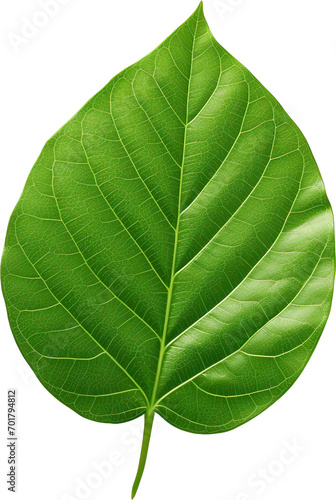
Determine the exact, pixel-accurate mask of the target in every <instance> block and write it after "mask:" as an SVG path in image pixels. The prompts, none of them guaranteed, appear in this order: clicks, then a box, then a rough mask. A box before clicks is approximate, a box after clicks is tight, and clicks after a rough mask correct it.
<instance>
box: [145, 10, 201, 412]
mask: <svg viewBox="0 0 336 500" xmlns="http://www.w3.org/2000/svg"><path fill="white" fill-rule="evenodd" d="M199 17H200V11H199V12H198V16H197V19H196V26H195V32H194V35H193V43H192V49H191V58H190V74H189V80H188V90H187V99H186V120H185V125H184V138H183V155H182V161H181V172H180V184H179V197H178V209H177V222H176V229H175V241H174V253H173V259H172V267H171V277H170V284H169V288H168V295H167V305H166V313H165V321H164V327H163V333H162V339H161V345H160V352H159V359H158V366H157V371H156V376H155V382H154V388H153V393H152V398H151V401H150V408H149V411H153V410H154V408H155V407H156V404H157V402H156V394H157V390H158V387H159V382H160V376H161V371H162V364H163V357H164V354H165V352H166V337H167V331H168V324H169V319H170V310H171V302H172V296H173V288H174V281H175V277H176V273H175V267H176V258H177V245H178V236H179V227H180V220H181V203H182V184H183V172H184V165H185V158H186V146H187V132H188V121H189V101H190V90H191V79H192V72H193V62H194V51H195V43H196V35H197V30H198V23H199Z"/></svg>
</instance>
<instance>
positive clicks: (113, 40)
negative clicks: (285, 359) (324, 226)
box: [0, 0, 336, 500]
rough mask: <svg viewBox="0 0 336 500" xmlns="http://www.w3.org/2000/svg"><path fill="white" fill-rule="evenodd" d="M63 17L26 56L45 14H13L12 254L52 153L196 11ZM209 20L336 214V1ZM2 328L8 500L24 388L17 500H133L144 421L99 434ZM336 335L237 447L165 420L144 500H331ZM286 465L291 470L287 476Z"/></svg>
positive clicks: (31, 7)
mask: <svg viewBox="0 0 336 500" xmlns="http://www.w3.org/2000/svg"><path fill="white" fill-rule="evenodd" d="M59 3H61V0H60V1H59ZM62 4H63V5H62V6H60V8H59V11H58V12H57V13H56V15H55V16H54V17H53V18H49V19H47V20H46V22H45V26H44V27H43V28H42V27H41V28H39V29H37V31H36V33H35V34H34V37H33V38H32V39H31V40H29V41H28V43H25V44H24V43H21V44H19V46H18V47H17V50H16V51H15V50H14V46H13V43H11V42H10V40H9V37H10V38H12V39H13V34H16V35H20V34H21V30H22V27H23V25H24V23H25V21H24V20H23V18H27V19H29V20H31V19H34V20H35V21H36V20H38V21H40V22H41V21H42V22H43V18H42V19H41V18H39V17H38V15H37V13H38V12H40V11H41V7H40V5H39V1H38V0H15V1H9V0H2V2H1V12H0V19H1V70H2V71H1V73H2V77H1V87H2V88H1V93H0V95H1V115H0V117H1V118H0V126H1V131H0V132H1V134H0V136H1V167H0V176H1V177H0V238H1V245H2V244H3V239H4V234H5V231H6V226H7V223H8V219H9V216H10V214H11V211H12V210H13V208H14V206H15V204H16V202H17V200H18V198H19V196H20V193H21V190H22V188H23V185H24V182H25V180H26V177H27V175H28V173H29V171H30V169H31V167H32V165H33V163H34V162H35V160H36V158H37V156H38V154H39V152H40V150H41V149H42V147H43V145H44V143H45V142H46V140H47V139H48V138H49V137H50V136H51V135H52V134H53V133H54V132H55V131H56V130H57V129H58V128H60V126H62V125H63V123H64V122H65V121H67V120H68V119H69V118H70V117H71V116H72V115H73V114H74V113H75V112H76V111H77V110H78V109H79V108H80V107H81V106H82V105H83V104H84V103H85V102H86V101H87V100H88V99H89V98H90V97H91V96H92V95H93V94H94V93H96V92H97V91H98V90H99V89H100V88H101V87H102V86H104V85H105V83H107V81H109V80H110V79H111V78H112V77H113V76H114V75H115V74H116V73H118V72H119V71H120V70H122V69H123V68H124V67H126V66H128V65H130V64H132V63H133V62H135V61H136V60H138V59H139V58H141V57H142V56H144V55H145V54H146V53H148V52H149V51H151V50H152V49H153V48H155V47H156V46H157V45H158V44H159V43H160V42H161V41H162V40H163V39H164V38H165V37H166V36H168V35H169V34H170V33H171V32H172V31H173V30H174V29H175V28H176V27H177V26H178V25H180V24H181V23H182V22H184V21H185V20H186V19H187V17H189V15H191V13H192V12H193V11H194V10H195V9H196V7H197V0H169V2H163V1H162V0H161V1H158V0H141V1H139V0H123V1H122V0H94V1H93V0H91V1H90V0H68V1H66V0H63V1H62ZM219 6H222V9H220V8H219ZM205 13H206V17H207V19H208V21H209V24H210V27H211V28H212V31H213V33H214V35H215V36H216V37H217V39H218V41H219V42H220V43H221V44H222V45H223V46H224V47H225V48H226V49H227V50H229V51H230V52H231V53H232V54H233V55H234V56H235V57H236V58H237V59H239V60H240V61H241V62H242V63H243V64H245V65H246V66H247V67H248V68H249V69H250V70H251V71H252V72H253V73H254V75H255V76H256V77H257V78H258V79H259V80H261V82H262V83H263V84H264V85H265V86H266V87H267V88H268V89H269V90H270V91H271V92H272V93H273V94H274V95H275V96H276V97H277V99H278V100H279V101H280V103H281V104H282V105H283V106H284V108H285V109H286V110H287V111H288V113H289V114H290V115H291V116H292V118H293V119H294V120H295V121H296V122H297V124H298V125H299V126H300V128H301V129H302V130H303V132H304V134H305V135H306V137H307V139H308V142H309V143H310V146H311V148H312V150H313V152H314V154H315V157H316V159H317V162H318V164H319V167H320V170H321V172H322V176H323V178H324V181H325V183H326V187H327V191H328V195H329V198H330V200H331V202H332V204H333V206H334V207H335V206H336V182H335V181H336V174H335V153H334V151H335V141H336V124H335V116H336V101H335V80H336V59H335V55H336V32H335V18H336V5H335V1H334V0H318V1H317V0H273V1H272V2H270V1H269V0H217V2H216V1H215V0H205ZM36 15H37V17H36ZM34 16H35V17H34ZM0 326H1V328H0V333H1V349H0V356H1V358H0V366H1V377H0V384H1V391H0V429H1V433H2V434H1V436H0V460H1V462H0V484H1V491H0V495H1V498H2V499H5V500H9V499H12V498H13V496H12V495H13V494H12V493H9V492H7V491H6V484H5V481H6V477H5V476H6V472H7V462H6V458H7V450H6V435H5V431H6V397H7V389H8V388H10V387H14V388H17V389H18V408H17V410H18V432H19V448H18V453H19V455H18V458H19V461H18V468H19V481H18V492H17V493H16V496H15V498H16V499H17V500H30V499H34V500H45V499H48V500H74V499H78V500H80V499H81V498H82V499H85V498H88V499H92V500H105V499H111V500H112V499H117V500H126V499H127V500H129V499H130V488H131V484H132V481H133V478H134V474H135V471H136V467H137V462H138V455H139V446H140V442H139V437H138V436H139V433H140V432H141V426H142V421H140V420H138V421H134V422H131V423H129V424H123V425H106V424H99V423H94V422H90V421H89V420H85V419H84V418H81V417H80V416H78V415H77V414H75V413H74V412H72V411H71V410H70V409H68V408H67V407H65V406H63V405H62V404H61V403H59V402H58V401H57V400H56V399H54V398H53V397H52V396H51V395H50V394H49V393H48V392H47V391H46V390H45V389H44V388H43V387H42V386H41V385H40V383H39V382H38V381H37V379H36V378H35V376H34V375H33V374H32V372H31V370H30V369H29V367H28V366H27V365H26V363H25V361H24V359H23V358H22V356H21V354H20V352H19V350H18V348H17V347H16V345H15V342H14V340H13V337H12V335H11V332H10V329H9V326H8V322H7V318H6V312H5V307H4V303H3V301H2V300H1V303H0ZM335 326H336V308H334V310H333V312H332V314H331V317H330V319H329V322H328V325H327V327H326V329H325V332H324V334H323V336H322V339H321V341H320V343H319V345H318V347H317V349H316V352H315V354H314V356H313V358H312V360H311V361H310V363H309V364H308V366H307V368H306V370H305V372H304V373H303V375H302V376H301V377H300V379H299V380H298V382H297V383H296V384H295V385H294V387H293V388H292V389H291V390H290V391H289V392H288V393H287V394H286V395H285V396H284V397H283V398H282V399H281V400H280V401H279V402H278V403H276V404H275V405H273V406H272V407H271V408H270V409H269V410H267V411H266V412H265V413H263V414H262V415H261V416H259V417H257V418H256V419H254V420H252V421H251V422H249V423H247V424H245V425H244V426H242V427H240V428H238V429H236V430H234V431H232V432H230V433H228V434H220V435H214V436H198V435H192V434H188V433H185V432H182V431H179V430H177V429H175V428H173V427H171V426H169V425H168V424H166V423H165V422H164V421H162V420H161V419H160V418H159V417H158V418H157V419H156V424H155V429H154V435H153V438H152V442H151V447H150V453H149V458H148V462H147V468H146V471H145V475H144V478H143V482H142V484H141V486H140V490H139V493H138V497H137V499H138V500H154V499H155V500H156V499H157V498H160V500H168V499H171V498H174V499H176V500H180V499H181V500H182V499H183V500H184V499H187V500H189V499H193V500H201V499H202V500H204V499H205V498H211V499H212V500H255V499H259V498H260V499H267V500H280V499H281V500H283V498H288V499H289V500H291V499H293V500H294V499H297V498H304V499H305V500H315V499H316V498H323V497H324V496H327V495H328V497H333V495H334V490H335V479H334V478H335V460H334V456H335V445H336V431H335V402H334V401H335V379H336V370H335V361H334V353H335V351H336V338H335V335H334V333H335ZM293 440H296V442H297V443H298V444H299V445H300V449H301V451H300V452H298V453H297V456H291V455H290V453H289V452H287V453H286V455H285V452H284V450H285V449H286V445H285V444H284V442H287V445H288V443H289V444H290V443H292V442H293ZM111 452H115V456H114V458H113V457H112V458H113V461H114V462H115V464H116V465H115V466H114V470H113V472H111V474H110V475H109V477H108V478H104V479H101V476H97V475H92V474H96V473H95V466H94V462H95V463H98V464H100V463H101V462H103V461H106V460H110V459H109V455H110V453H111ZM279 457H282V459H283V458H284V457H285V458H286V462H291V463H286V465H285V466H281V464H280V463H279ZM263 468H265V469H267V468H269V469H270V470H271V474H269V479H268V481H264V485H265V484H266V483H267V486H266V488H265V491H264V492H263V493H262V494H261V493H260V489H261V486H262V483H259V486H260V488H257V487H256V486H255V485H254V486H253V485H251V484H250V485H249V481H251V478H252V480H254V481H255V480H256V475H258V474H260V473H261V471H260V469H263ZM253 475H254V476H253ZM275 475H277V477H275ZM79 480H81V481H84V482H89V484H90V485H91V486H94V487H95V488H94V489H92V488H91V489H90V490H87V491H86V495H85V491H77V494H76V487H77V485H78V481H79ZM95 481H96V482H95ZM270 481H271V482H270ZM98 483H101V484H99V486H98V487H97V484H98ZM80 493H82V495H80ZM242 493H244V494H242Z"/></svg>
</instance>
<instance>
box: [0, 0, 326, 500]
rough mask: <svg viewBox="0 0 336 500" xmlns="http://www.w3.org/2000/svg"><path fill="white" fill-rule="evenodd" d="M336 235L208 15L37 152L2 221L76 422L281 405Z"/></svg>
mask: <svg viewBox="0 0 336 500" xmlns="http://www.w3.org/2000/svg"><path fill="white" fill-rule="evenodd" d="M333 281H334V227H333V217H332V212H331V208H330V205H329V202H328V199H327V196H326V193H325V188H324V185H323V182H322V179H321V176H320V173H319V171H318V168H317V166H316V163H315V161H314V158H313V156H312V153H311V151H310V149H309V146H308V144H307V142H306V140H305V138H304V137H303V135H302V133H301V132H300V130H299V129H298V128H297V126H296V125H295V124H294V123H293V122H292V120H291V119H290V118H289V116H288V115H287V114H286V112H285V111H284V110H283V109H282V107H281V106H280V105H279V103H278V102H277V101H276V100H275V99H274V97H273V96H272V95H270V93H269V92H268V91H267V90H266V89H265V88H264V87H263V86H262V85H261V84H260V83H259V82H258V81H257V80H256V79H255V78H254V77H253V76H252V75H251V73H250V72H249V71H248V70H247V69H246V68H245V67H244V66H242V65H241V64H240V63H239V62H237V61H236V60H235V59H234V58H233V57H232V56H231V55H230V54H228V53H227V51H226V50H225V49H223V48H222V47H221V46H220V45H219V44H218V43H217V42H216V41H215V39H214V38H213V36H212V35H211V33H210V31H209V27H208V25H207V23H206V21H205V18H204V15H203V10H202V5H200V6H199V8H198V9H197V10H196V12H195V13H194V14H193V15H192V16H191V18H190V19H188V20H187V21H186V23H184V24H183V25H182V26H181V27H180V28H178V29H177V30H176V31H175V32H174V33H173V34H172V35H171V36H170V37H169V38H167V40H165V41H164V42H163V43H162V44H161V45H160V46H159V47H158V48H157V49H156V50H154V52H152V53H151V54H149V55H148V56H147V57H145V58H144V59H142V60H141V61H139V62H137V63H136V64H134V65H133V66H131V67H129V68H127V69H126V70H124V71H122V72H121V73H120V74H119V75H118V76H116V77H115V78H114V79H113V80H112V81H111V82H110V83H108V85H106V87H104V88H103V89H102V90H101V91H100V92H99V93H98V94H97V95H96V96H94V97H93V98H92V99H91V100H90V101H89V102H88V103H87V104H86V105H85V106H84V107H83V108H82V109H81V110H80V111H79V112H78V113H77V115H76V116H75V117H74V118H72V119H71V120H70V121H69V122H68V123H67V124H66V125H65V126H64V127H63V128H62V129H61V130H60V131H59V132H57V133H56V135H55V136H54V137H52V138H51V139H50V140H49V141H48V142H47V144H46V145H45V147H44V149H43V151H42V153H41V155H40V157H39V159H38V160H37V162H36V164H35V166H34V167H33V169H32V171H31V174H30V175H29V178H28V181H27V184H26V186H25V188H24V191H23V194H22V196H21V198H20V200H19V202H18V204H17V206H16V208H15V210H14V212H13V215H12V217H11V220H10V223H9V227H8V234H7V239H6V244H5V250H4V254H3V259H2V286H3V293H4V297H5V300H6V304H7V309H8V315H9V321H10V324H11V328H12V331H13V333H14V336H15V339H16V342H17V344H18V346H19V348H20V350H21V352H22V354H23V356H24V357H25V358H26V360H27V361H28V363H29V364H30V366H31V367H32V369H33V370H34V372H35V373H36V375H37V377H38V378H39V380H40V381H41V382H42V384H43V385H44V386H45V387H46V388H47V389H48V390H49V391H50V392H51V394H53V395H54V396H55V397H56V398H57V399H59V400H60V401H61V402H62V403H64V404H65V405H67V406H68V407H69V408H71V409H73V410H74V411H76V412H77V413H79V414H80V415H82V416H84V417H86V418H89V419H92V420H96V421H99V422H114V423H118V422H126V421H128V420H132V419H135V418H137V417H139V416H140V415H143V414H145V415H146V426H145V439H144V444H143V449H142V454H141V460H140V467H139V473H138V476H137V479H136V482H135V485H134V489H133V496H134V495H135V493H136V490H137V487H138V484H139V481H140V478H141V474H142V472H143V468H144V464H145V460H146V455H147V450H148V443H149V438H150V432H151V428H152V424H153V418H154V413H158V414H160V415H161V416H162V417H163V418H164V419H165V420H166V421H167V422H169V423H170V424H172V425H174V426H176V427H178V428H180V429H183V430H185V431H190V432H196V433H204V434H206V433H216V432H223V431H228V430H230V429H233V428H235V427H237V426H239V425H241V424H243V423H245V422H247V421H248V420H250V419H251V418H253V417H255V416H256V415H258V414H259V413H261V412H262V411H263V410H265V409H266V408H268V407H269V406H270V405H271V404H272V403H274V402H275V401H276V400H277V399H279V398H280V397H281V396H282V395H283V394H284V393H285V392H286V391H287V390H288V389H289V387H290V386H291V385H292V384H293V383H294V381H295V380H296V379H297V377H298V376H299V375H300V373H301V372H302V370H303V368H304V367H305V365H306V363H307V362H308V360H309V358H310V356H311V354H312V352H313V350H314V348H315V346H316V344H317V342H318V339H319V337H320V335H321V332H322V330H323V328H324V325H325V323H326V320H327V317H328V314H329V310H330V305H331V298H332V291H333Z"/></svg>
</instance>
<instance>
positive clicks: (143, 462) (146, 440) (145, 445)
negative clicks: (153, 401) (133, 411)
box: [132, 409, 155, 499]
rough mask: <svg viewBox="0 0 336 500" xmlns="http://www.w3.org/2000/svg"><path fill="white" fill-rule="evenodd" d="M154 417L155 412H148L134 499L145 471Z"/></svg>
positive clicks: (133, 489)
mask: <svg viewBox="0 0 336 500" xmlns="http://www.w3.org/2000/svg"><path fill="white" fill-rule="evenodd" d="M154 415H155V411H154V410H153V409H151V410H148V411H147V412H146V414H145V427H144V433H143V440H142V447H141V454H140V461H139V467H138V472H137V475H136V478H135V481H134V484H133V488H132V499H133V498H134V497H135V495H136V493H137V491H138V488H139V484H140V481H141V478H142V475H143V472H144V470H145V465H146V459H147V454H148V447H149V441H150V438H151V434H152V428H153V421H154Z"/></svg>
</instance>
